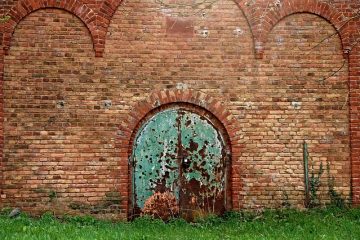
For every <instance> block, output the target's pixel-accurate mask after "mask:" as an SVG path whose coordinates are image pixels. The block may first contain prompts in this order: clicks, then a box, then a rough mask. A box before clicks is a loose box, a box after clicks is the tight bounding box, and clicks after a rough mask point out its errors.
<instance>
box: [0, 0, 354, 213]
mask: <svg viewBox="0 0 360 240" xmlns="http://www.w3.org/2000/svg"><path fill="white" fill-rule="evenodd" d="M165 3H168V2H167V1H165ZM169 3H171V2H170V1H169ZM1 4H2V3H1ZM62 4H63V5H60V4H59V3H58V2H57V1H50V0H49V1H45V0H44V1H35V0H34V1H31V0H22V1H5V3H4V4H2V5H1V7H2V12H0V13H1V14H3V16H10V19H9V20H8V21H4V22H2V23H0V24H1V27H2V28H1V29H2V33H3V35H4V36H3V39H2V40H3V41H2V48H1V52H0V56H1V58H0V60H1V61H0V80H1V83H2V84H1V86H0V89H1V90H0V95H1V98H0V99H1V101H0V106H1V109H2V111H1V113H0V120H1V123H2V124H1V128H0V130H1V131H2V135H3V137H2V140H1V141H0V149H1V151H2V154H1V156H2V159H1V165H0V166H1V172H0V173H1V175H0V176H1V182H0V183H1V186H0V190H1V202H0V204H1V206H11V207H14V206H19V207H21V208H23V209H26V210H28V211H30V212H33V213H34V214H37V213H41V212H44V211H47V210H52V211H55V212H57V213H59V214H62V213H66V212H70V213H91V214H94V215H97V216H99V217H105V218H125V217H126V216H127V214H128V212H129V207H130V206H131V204H130V201H129V198H130V195H131V192H130V184H131V181H130V177H129V176H130V175H129V172H130V171H131V169H130V168H129V166H128V157H129V154H130V153H131V146H132V144H131V142H132V136H133V135H134V129H136V126H137V124H138V123H139V122H140V121H141V119H142V117H144V116H145V115H146V114H147V113H148V112H149V111H151V110H152V109H154V108H156V107H157V106H159V105H161V104H166V103H170V102H172V103H176V102H188V103H192V104H194V105H198V106H199V107H202V108H205V109H207V110H208V111H209V112H212V113H213V114H214V115H215V116H217V117H218V118H219V120H220V121H221V122H222V123H223V124H224V127H225V128H226V129H227V131H228V134H229V136H230V140H231V145H232V146H231V147H232V174H231V183H230V184H231V189H232V204H233V208H234V209H241V208H246V209H250V208H263V207H270V208H273V207H281V206H282V205H283V204H284V203H285V202H288V203H290V204H291V205H292V206H295V207H300V208H301V207H303V206H304V184H303V163H302V161H303V160H302V144H303V142H304V141H306V142H307V143H308V144H309V153H310V156H311V161H310V163H311V166H310V168H312V165H313V168H314V170H315V171H317V170H318V169H319V166H320V164H321V163H322V164H323V165H324V168H326V166H327V165H329V168H330V171H329V174H330V176H333V177H334V179H335V189H336V191H338V192H339V193H341V194H342V196H343V197H344V198H347V199H349V198H350V197H351V196H352V200H353V203H354V204H355V205H356V204H359V203H360V180H359V179H360V159H359V156H360V122H359V121H360V113H359V109H360V108H359V104H360V103H359V101H360V93H359V91H360V90H359V82H360V79H359V76H360V73H359V69H360V66H359V62H360V61H359V58H360V57H359V48H360V47H359V45H360V44H357V41H358V38H359V37H360V35H359V32H358V29H360V19H359V17H353V16H354V13H355V12H356V11H358V10H359V9H360V4H359V3H358V1H356V0H354V1H340V0H339V1H313V0H302V1H295V0H283V1H267V0H262V1H259V0H258V1H254V0H253V1H251V0H249V1H238V2H233V1H230V0H219V1H218V2H215V3H214V4H213V5H211V6H209V7H208V8H206V10H203V7H201V6H200V7H199V8H198V9H192V8H191V7H189V8H186V7H185V8H181V9H180V8H177V7H176V6H174V5H171V4H170V5H166V4H160V3H156V2H155V1H152V0H141V1H140V0H134V1H123V2H122V3H121V1H104V2H103V1H76V2H74V1H72V0H69V1H63V3H62ZM35 10H36V11H35ZM2 49H4V51H3V50H2ZM110 102H111V106H106V105H107V104H108V103H110ZM327 181H328V175H327V173H326V172H325V173H324V174H323V176H322V180H321V182H322V185H321V188H320V192H319V197H320V198H321V200H322V201H323V202H326V201H328V195H327V194H326V192H327ZM351 193H352V194H351Z"/></svg>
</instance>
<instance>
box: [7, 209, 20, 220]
mask: <svg viewBox="0 0 360 240" xmlns="http://www.w3.org/2000/svg"><path fill="white" fill-rule="evenodd" d="M20 213H21V210H20V208H14V209H13V210H12V211H11V212H10V213H9V218H14V217H17V216H19V215H20Z"/></svg>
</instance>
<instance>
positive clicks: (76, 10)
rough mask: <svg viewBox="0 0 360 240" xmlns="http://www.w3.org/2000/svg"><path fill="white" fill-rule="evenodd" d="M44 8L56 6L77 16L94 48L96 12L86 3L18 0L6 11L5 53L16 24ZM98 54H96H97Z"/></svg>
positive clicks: (74, 0)
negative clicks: (88, 33) (88, 34)
mask: <svg viewBox="0 0 360 240" xmlns="http://www.w3.org/2000/svg"><path fill="white" fill-rule="evenodd" d="M46 8H56V9H62V10H65V11H67V12H69V13H70V14H73V15H74V16H76V17H77V18H79V19H80V20H81V21H82V22H83V23H84V25H85V26H86V27H87V29H88V30H89V32H90V35H91V38H92V41H93V45H94V50H95V52H98V51H97V50H96V47H97V45H98V44H97V43H98V42H99V41H98V40H97V34H96V31H97V27H96V13H95V11H93V10H92V9H91V8H89V7H88V6H87V5H85V4H84V3H83V2H82V1H81V0H64V1H47V0H41V1H30V0H20V1H18V2H17V3H16V5H15V6H14V7H13V8H11V10H10V11H9V13H8V16H9V17H10V19H9V20H8V21H7V22H6V23H5V24H4V25H5V26H4V29H5V30H4V34H3V47H4V52H5V54H7V53H8V50H9V48H10V45H11V39H12V36H13V33H14V31H15V28H16V26H17V25H18V24H19V22H20V21H21V20H22V19H24V18H25V17H26V16H28V15H29V14H30V13H32V12H34V11H37V10H39V9H46ZM97 55H98V54H97Z"/></svg>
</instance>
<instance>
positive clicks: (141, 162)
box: [132, 108, 227, 219]
mask: <svg viewBox="0 0 360 240" xmlns="http://www.w3.org/2000/svg"><path fill="white" fill-rule="evenodd" d="M225 152H226V151H225V149H224V140H223V136H222V135H221V134H220V133H219V131H218V130H217V129H216V128H215V127H214V125H213V124H212V122H211V120H210V119H208V118H206V117H204V116H200V115H199V114H197V113H195V112H193V111H190V110H188V109H185V108H176V109H167V110H164V111H162V112H160V113H157V114H155V115H154V116H153V117H152V118H150V119H149V120H148V121H147V122H146V123H144V124H143V126H142V127H141V128H140V129H139V131H138V133H137V136H136V138H135V141H134V147H133V157H132V161H133V205H134V206H133V207H134V209H135V211H136V209H137V210H138V211H139V210H140V209H142V208H143V207H144V203H145V201H146V200H147V199H148V198H149V197H150V196H151V195H153V194H154V193H155V192H165V191H170V192H172V193H173V195H174V196H175V197H176V199H177V201H178V204H179V207H180V213H181V215H182V216H183V217H185V218H187V219H192V218H193V217H194V215H199V214H206V213H215V214H219V213H222V212H223V211H224V210H225V204H226V203H225V201H226V199H225V197H226V193H225V192H226V179H227V177H226V172H227V171H226V153H225Z"/></svg>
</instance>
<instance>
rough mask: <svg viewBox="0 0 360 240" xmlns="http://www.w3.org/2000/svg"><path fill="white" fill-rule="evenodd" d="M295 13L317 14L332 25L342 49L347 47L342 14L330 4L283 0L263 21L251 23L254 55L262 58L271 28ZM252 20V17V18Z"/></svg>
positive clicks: (316, 1) (313, 1)
mask: <svg viewBox="0 0 360 240" xmlns="http://www.w3.org/2000/svg"><path fill="white" fill-rule="evenodd" d="M295 13H311V14H315V15H318V16H320V17H322V18H324V19H325V20H327V21H328V22H329V23H330V24H332V25H333V26H334V28H335V29H336V31H337V33H338V35H339V37H340V38H341V40H342V47H343V49H347V43H346V42H344V41H343V32H342V31H341V30H342V28H343V27H344V26H343V24H344V20H345V19H344V16H343V15H342V13H340V12H339V11H338V10H336V9H335V8H333V7H332V6H331V5H329V4H327V3H324V2H319V1H318V0H284V1H282V3H281V6H280V7H277V8H274V10H273V11H270V10H269V11H268V12H267V13H266V14H265V15H264V16H263V19H264V20H263V22H262V23H260V24H257V25H255V24H253V31H254V38H255V42H256V45H257V46H256V49H255V51H256V55H257V56H258V58H262V54H263V50H264V45H265V44H266V41H267V38H268V35H269V33H270V32H271V30H272V29H273V28H274V27H275V26H276V24H277V23H278V22H280V21H281V20H282V19H284V18H285V17H287V16H289V15H292V14H295ZM252 20H253V21H254V19H252Z"/></svg>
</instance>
